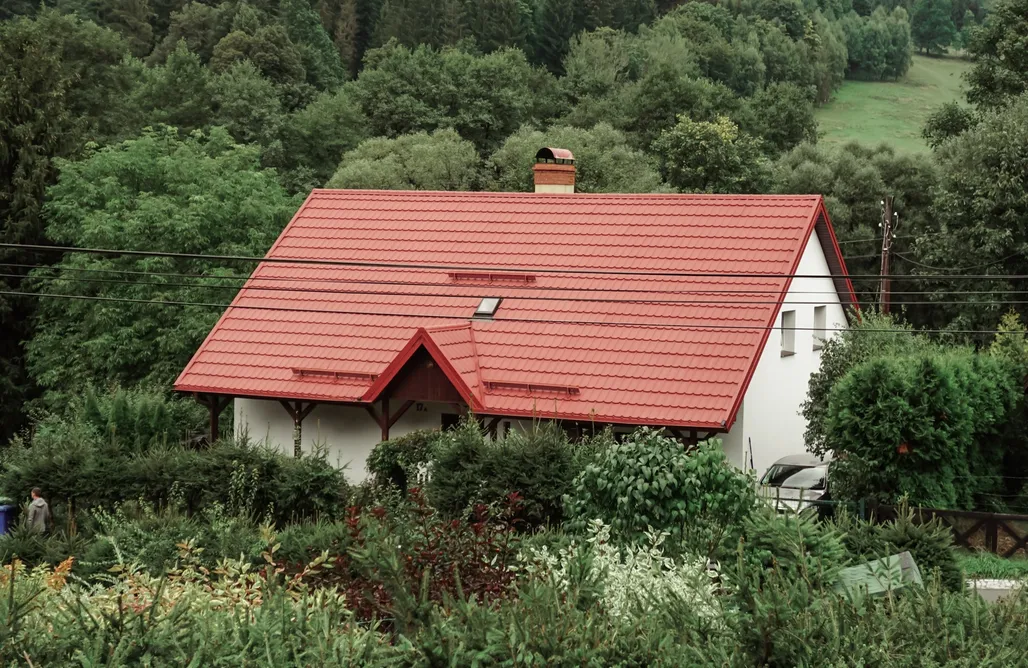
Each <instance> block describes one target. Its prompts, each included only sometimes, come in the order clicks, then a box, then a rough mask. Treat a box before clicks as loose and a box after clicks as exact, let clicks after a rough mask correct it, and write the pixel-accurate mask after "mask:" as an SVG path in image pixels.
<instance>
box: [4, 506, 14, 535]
mask: <svg viewBox="0 0 1028 668" xmlns="http://www.w3.org/2000/svg"><path fill="white" fill-rule="evenodd" d="M17 510H18V506H0V534H5V533H7V532H8V531H10V529H11V527H12V526H13V525H14V513H15V511H17Z"/></svg>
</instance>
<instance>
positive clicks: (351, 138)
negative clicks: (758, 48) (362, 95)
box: [276, 87, 368, 192]
mask: <svg viewBox="0 0 1028 668" xmlns="http://www.w3.org/2000/svg"><path fill="white" fill-rule="evenodd" d="M367 124H368V121H367V119H366V118H365V117H364V114H363V113H362V112H361V110H360V107H359V106H358V105H357V103H356V101H355V100H354V99H353V95H352V93H351V92H350V90H349V89H348V88H345V87H344V88H341V89H339V90H338V91H336V92H334V93H322V94H321V95H319V96H318V97H317V98H315V99H314V101H313V102H311V103H310V104H308V105H307V106H306V107H304V108H303V109H300V110H299V111H297V112H296V113H293V114H290V115H289V116H288V117H287V118H286V119H285V120H284V121H283V125H282V133H281V134H282V144H281V156H278V157H277V160H276V164H281V165H282V166H283V169H285V170H288V171H289V172H291V173H292V174H294V176H295V178H297V179H298V180H302V179H304V178H309V179H310V187H317V186H321V185H324V184H325V182H326V181H328V180H329V178H331V176H332V174H333V173H334V172H335V170H336V168H337V167H338V166H339V161H340V159H341V158H342V156H343V154H344V153H346V152H347V151H352V150H353V149H355V148H357V145H358V144H360V142H362V141H364V140H365V139H366V138H367ZM297 190H299V191H301V192H302V191H306V190H308V188H306V187H300V188H298V189H297Z"/></svg>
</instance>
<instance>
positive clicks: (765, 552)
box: [743, 507, 848, 587]
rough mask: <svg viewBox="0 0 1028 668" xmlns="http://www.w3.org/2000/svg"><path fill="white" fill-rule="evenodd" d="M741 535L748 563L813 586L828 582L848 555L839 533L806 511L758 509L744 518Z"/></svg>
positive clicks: (828, 583) (843, 563)
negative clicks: (778, 511)
mask: <svg viewBox="0 0 1028 668" xmlns="http://www.w3.org/2000/svg"><path fill="white" fill-rule="evenodd" d="M743 534H744V541H745V548H744V549H745V554H746V557H747V561H748V562H749V563H751V564H758V565H759V566H760V567H761V568H764V569H773V570H776V571H778V572H779V573H781V574H782V575H783V576H784V577H786V578H787V579H792V580H795V579H800V578H803V579H806V580H807V581H808V582H810V583H811V584H812V585H814V586H816V587H823V586H825V585H830V584H831V583H832V582H833V581H834V579H835V576H836V575H837V574H838V572H839V570H840V569H841V568H842V567H843V566H844V565H845V564H846V561H847V558H848V554H847V552H846V547H845V546H844V545H843V542H842V534H841V533H839V532H838V531H836V530H835V528H834V527H832V526H830V525H825V524H821V523H819V522H818V521H817V520H815V519H814V517H812V516H811V515H810V514H808V513H806V512H804V513H798V514H797V513H776V512H775V511H774V510H773V509H771V508H766V507H765V508H760V509H758V510H757V511H756V512H754V513H752V514H751V515H750V516H749V517H747V518H746V519H745V521H744V523H743Z"/></svg>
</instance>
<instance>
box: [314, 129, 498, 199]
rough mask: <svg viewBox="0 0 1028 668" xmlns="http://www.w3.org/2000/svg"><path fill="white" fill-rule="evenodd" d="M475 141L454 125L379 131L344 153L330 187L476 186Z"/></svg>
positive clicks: (478, 169)
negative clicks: (391, 133)
mask: <svg viewBox="0 0 1028 668" xmlns="http://www.w3.org/2000/svg"><path fill="white" fill-rule="evenodd" d="M480 177H481V159H480V158H479V157H478V153H477V151H475V145H474V144H472V143H471V142H469V141H465V140H463V139H461V138H460V135H458V134H457V133H456V132H454V131H453V130H449V129H444V130H436V131H435V132H433V133H432V134H428V133H426V132H418V133H416V134H411V135H403V136H401V137H397V138H395V139H386V138H384V137H377V138H375V139H369V140H367V141H365V142H363V143H362V144H361V145H360V146H358V147H357V148H356V149H354V150H353V151H350V152H348V153H347V154H346V155H344V156H343V161H342V162H341V163H339V169H338V170H337V171H336V173H335V175H334V176H333V177H332V178H331V179H330V180H329V182H328V187H330V188H372V189H380V190H474V189H476V188H477V187H478V184H479V182H480V180H481V178H480Z"/></svg>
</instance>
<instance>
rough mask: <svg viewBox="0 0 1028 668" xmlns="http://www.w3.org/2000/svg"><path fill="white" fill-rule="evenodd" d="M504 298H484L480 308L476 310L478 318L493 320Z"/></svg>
mask: <svg viewBox="0 0 1028 668" xmlns="http://www.w3.org/2000/svg"><path fill="white" fill-rule="evenodd" d="M501 301H503V298H502V297H483V298H482V301H481V303H479V305H478V308H476V309H475V317H476V318H492V317H493V316H494V315H496V309H498V308H500V302H501Z"/></svg>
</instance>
